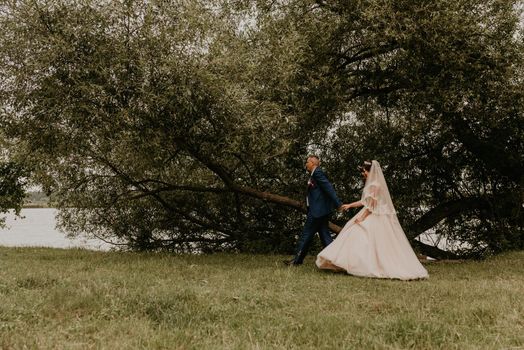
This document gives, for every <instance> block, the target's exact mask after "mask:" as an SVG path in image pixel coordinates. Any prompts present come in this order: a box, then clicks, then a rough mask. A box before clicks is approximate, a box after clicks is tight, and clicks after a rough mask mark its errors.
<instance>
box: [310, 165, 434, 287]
mask: <svg viewBox="0 0 524 350" xmlns="http://www.w3.org/2000/svg"><path fill="white" fill-rule="evenodd" d="M362 174H363V176H364V178H365V179H366V184H365V185H364V190H363V191H362V198H361V200H360V201H357V202H354V203H351V204H345V205H344V206H343V209H345V210H347V209H349V208H357V207H361V206H363V208H362V210H360V211H359V212H358V213H357V215H355V216H354V217H353V218H352V219H351V220H349V221H348V222H347V224H346V225H345V226H344V228H343V229H342V231H340V233H339V235H338V236H337V238H336V239H335V240H334V241H333V243H331V244H330V245H328V246H327V247H326V248H324V250H322V251H321V252H320V253H319V254H318V256H317V261H316V264H317V266H318V267H319V268H321V269H330V270H336V271H344V270H345V271H346V272H347V273H349V274H352V275H356V276H366V277H378V278H398V279H401V280H411V279H418V278H427V277H428V272H427V271H426V269H425V268H424V267H423V266H422V264H421V263H420V262H419V260H418V259H417V256H416V255H415V253H414V252H413V249H412V248H411V246H410V245H409V242H408V240H407V238H406V235H405V234H404V231H403V230H402V227H401V226H400V223H399V221H398V218H397V214H396V212H395V208H394V207H393V202H392V201H391V197H390V195H389V191H388V187H387V185H386V180H385V179H384V175H383V174H382V169H381V168H380V164H379V163H378V162H377V161H376V160H374V161H372V162H368V161H366V162H364V166H362Z"/></svg>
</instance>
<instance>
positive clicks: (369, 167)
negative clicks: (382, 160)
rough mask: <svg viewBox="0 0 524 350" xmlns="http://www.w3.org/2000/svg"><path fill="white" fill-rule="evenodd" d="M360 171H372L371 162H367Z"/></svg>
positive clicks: (360, 167)
mask: <svg viewBox="0 0 524 350" xmlns="http://www.w3.org/2000/svg"><path fill="white" fill-rule="evenodd" d="M358 168H359V169H360V170H365V171H368V172H369V171H370V170H371V161H370V160H365V161H364V163H362V165H361V166H359V167H358Z"/></svg>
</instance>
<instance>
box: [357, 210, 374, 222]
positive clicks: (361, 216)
mask: <svg viewBox="0 0 524 350" xmlns="http://www.w3.org/2000/svg"><path fill="white" fill-rule="evenodd" d="M369 214H371V211H370V210H369V209H367V208H366V210H364V212H363V213H362V215H360V217H358V218H356V219H355V224H359V223H361V222H362V221H364V220H366V218H367V217H368V216H369Z"/></svg>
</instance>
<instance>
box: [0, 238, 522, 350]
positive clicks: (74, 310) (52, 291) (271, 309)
mask: <svg viewBox="0 0 524 350" xmlns="http://www.w3.org/2000/svg"><path fill="white" fill-rule="evenodd" d="M283 258H284V257H282V256H269V255H260V256H250V255H226V254H217V255H209V256H172V255H166V254H138V253H136V254H135V253H118V252H92V251H85V250H57V249H45V248H0V266H1V270H0V348H1V349H24V348H29V349H90V348H93V349H373V348H375V349H404V348H415V349H524V252H513V253H508V254H505V255H502V256H498V257H494V258H492V259H489V260H486V261H481V262H453V263H452V262H436V263H435V262H433V263H428V264H426V267H427V269H428V270H429V273H430V279H429V280H424V281H412V282H401V281H393V280H377V279H366V278H357V277H352V276H348V275H345V274H340V273H339V274H335V273H331V272H324V271H319V270H317V269H316V268H315V266H314V264H313V260H312V258H310V259H309V260H306V264H305V265H304V266H301V267H297V268H293V267H285V266H283V265H282V263H281V261H282V259H283Z"/></svg>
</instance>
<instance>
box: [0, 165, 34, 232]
mask: <svg viewBox="0 0 524 350" xmlns="http://www.w3.org/2000/svg"><path fill="white" fill-rule="evenodd" d="M27 174H28V173H27V171H26V169H25V168H24V167H22V166H21V165H20V164H17V163H14V162H1V163H0V214H5V213H7V212H9V211H10V210H14V213H15V215H19V214H20V210H21V209H22V204H23V201H24V197H25V185H26V178H27ZM4 223H5V217H0V227H3V226H4Z"/></svg>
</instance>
